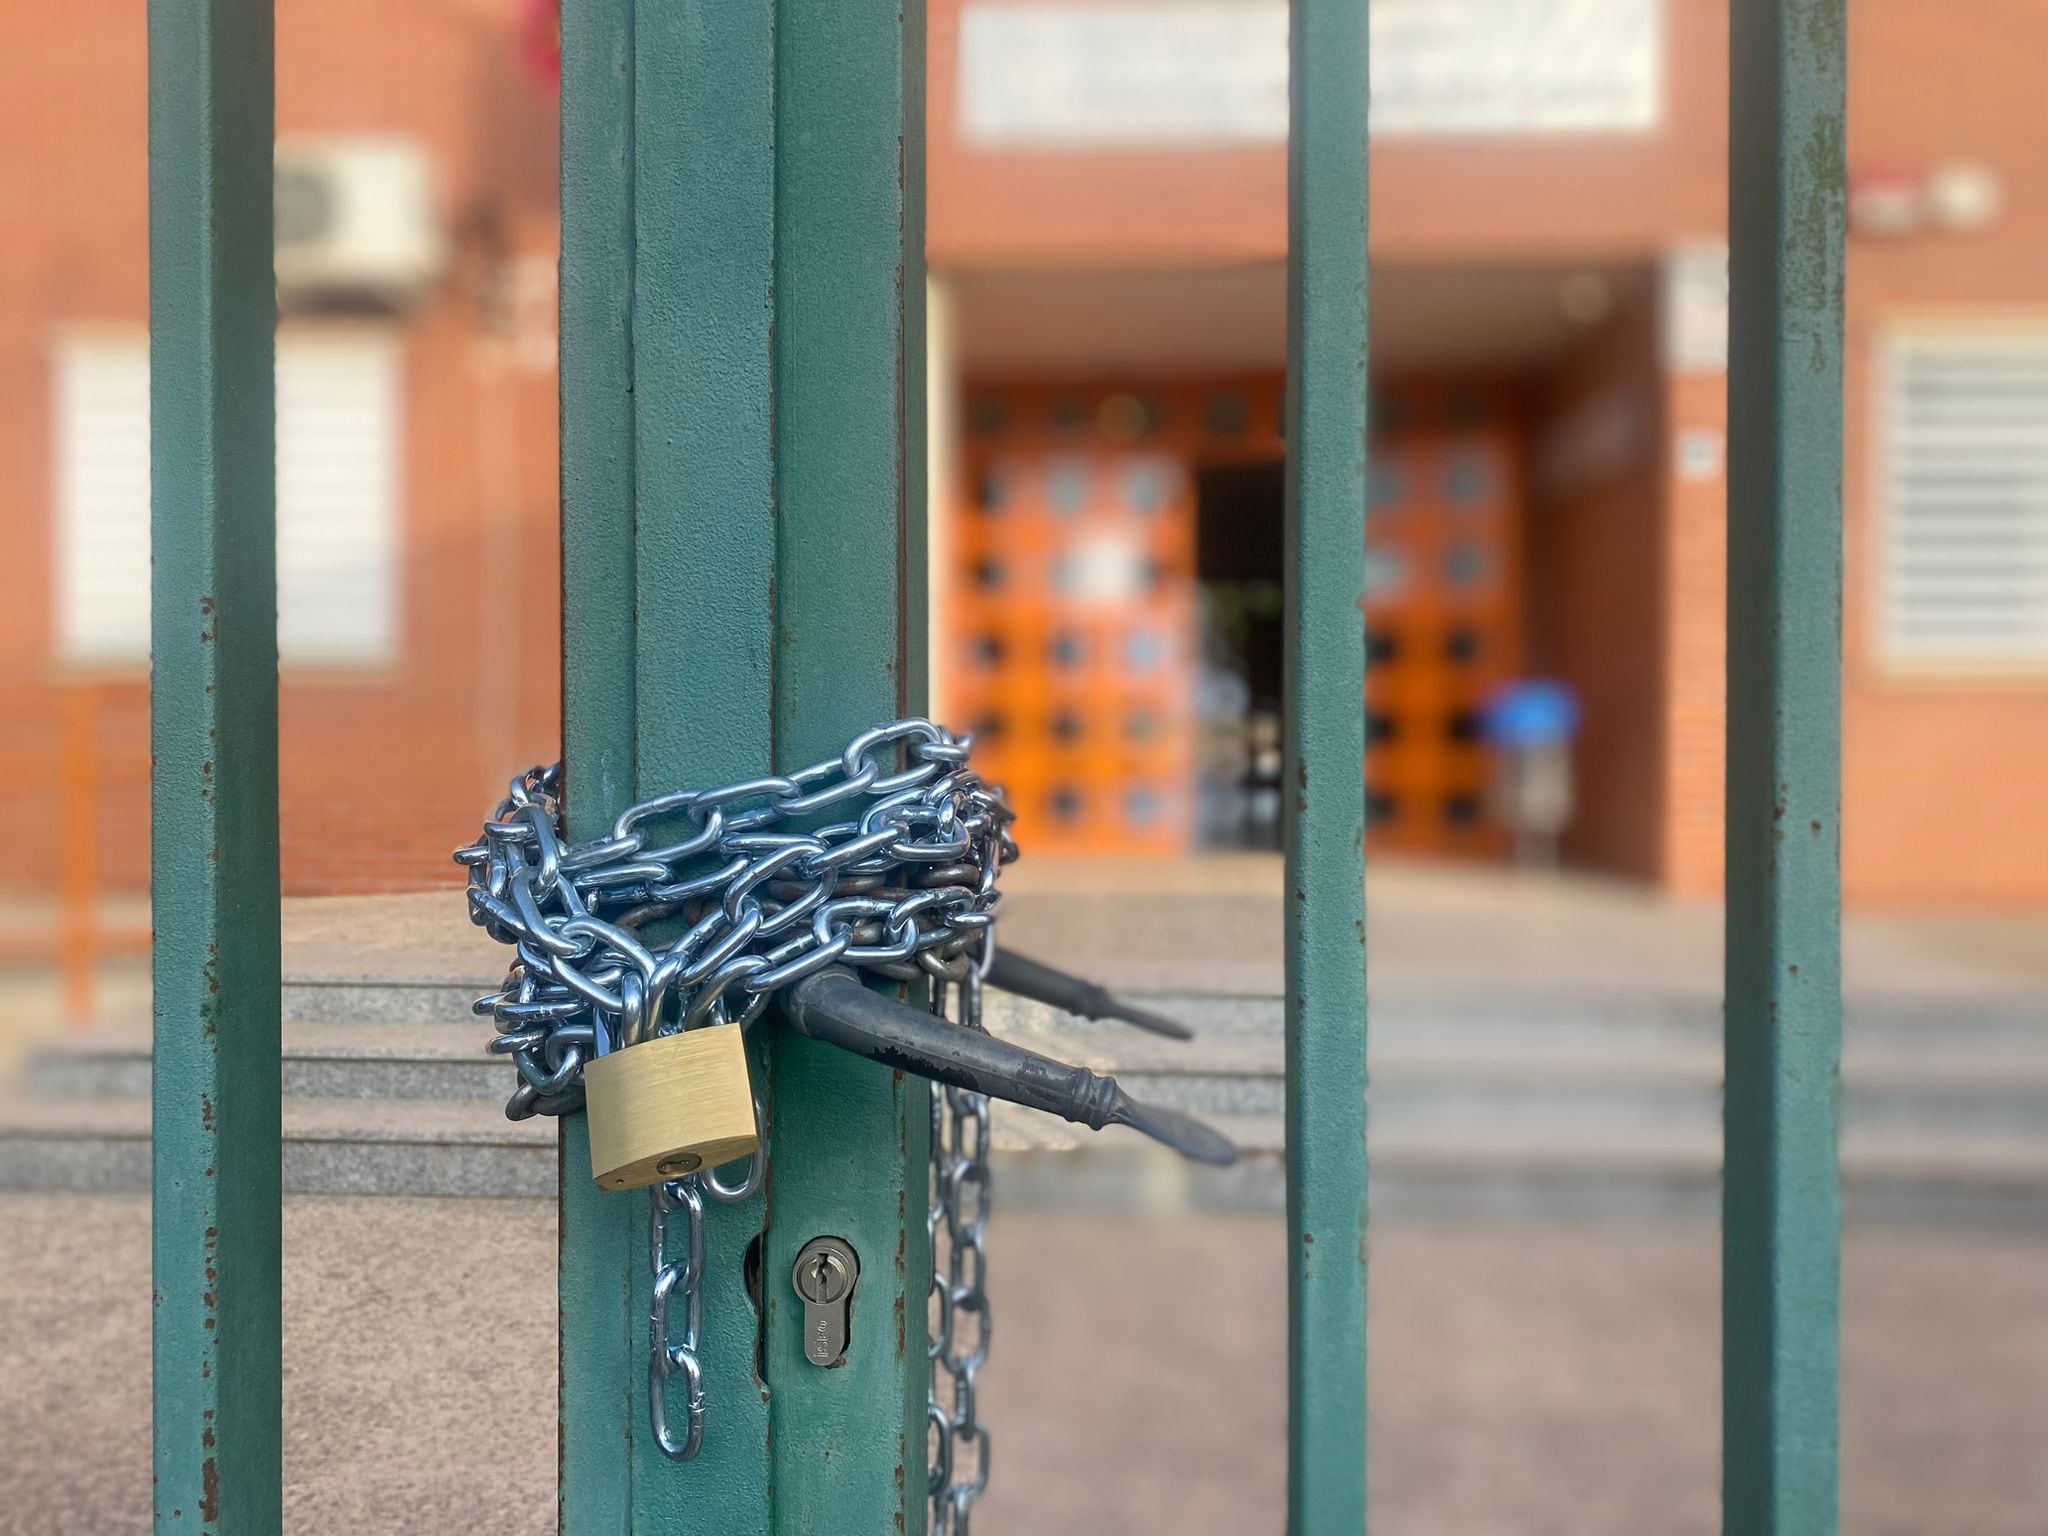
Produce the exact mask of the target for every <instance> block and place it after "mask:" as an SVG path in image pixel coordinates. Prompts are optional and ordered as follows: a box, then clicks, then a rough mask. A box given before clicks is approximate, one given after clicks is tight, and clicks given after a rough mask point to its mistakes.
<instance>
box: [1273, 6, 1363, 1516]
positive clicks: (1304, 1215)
mask: <svg viewBox="0 0 2048 1536" xmlns="http://www.w3.org/2000/svg"><path fill="white" fill-rule="evenodd" d="M1290 35H1291V40H1292V41H1291V49H1292V76H1291V93H1290V94H1291V97H1292V109H1291V116H1292V131H1291V133H1290V136H1289V154H1288V263H1289V269H1290V270H1289V278H1288V316H1287V369H1288V372H1287V515H1286V556H1285V558H1286V584H1287V647H1286V663H1285V665H1286V682H1285V688H1286V698H1287V705H1286V708H1287V732H1286V735H1287V762H1286V765H1285V775H1284V783H1285V788H1286V794H1287V810H1288V815H1287V882H1286V888H1285V901H1286V906H1287V916H1286V948H1287V997H1286V1020H1287V1025H1286V1027H1287V1046H1286V1071H1287V1227H1288V1240H1289V1252H1288V1294H1287V1300H1288V1309H1287V1332H1288V1350H1287V1358H1288V1451H1289V1460H1288V1529H1289V1530H1290V1531H1291V1532H1293V1533H1294V1536H1326V1533H1339V1532H1357V1531H1363V1530H1364V1529H1365V1440H1366V1435H1365V1413H1366V1383H1365V1237H1366V1155H1365V1031H1366V1020H1365V711H1364V706H1363V702H1362V700H1361V699H1360V697H1359V689H1360V686H1361V679H1362V678H1363V677H1364V675H1365V618H1364V610H1363V608H1362V606H1361V604H1362V602H1363V599H1364V587H1365V432H1366V369H1365V358H1366V326H1365V315H1366V225H1367V175H1366V0H1293V10H1292V25H1291V29H1290Z"/></svg>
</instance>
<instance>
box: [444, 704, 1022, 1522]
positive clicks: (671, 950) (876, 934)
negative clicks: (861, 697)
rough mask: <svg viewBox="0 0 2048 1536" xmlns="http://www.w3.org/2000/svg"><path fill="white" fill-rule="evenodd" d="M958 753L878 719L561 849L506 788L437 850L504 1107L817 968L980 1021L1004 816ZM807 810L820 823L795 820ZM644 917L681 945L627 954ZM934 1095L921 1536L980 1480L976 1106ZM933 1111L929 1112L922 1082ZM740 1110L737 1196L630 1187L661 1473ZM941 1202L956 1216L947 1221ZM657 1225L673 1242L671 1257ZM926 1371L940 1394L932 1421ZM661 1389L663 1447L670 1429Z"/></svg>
mask: <svg viewBox="0 0 2048 1536" xmlns="http://www.w3.org/2000/svg"><path fill="white" fill-rule="evenodd" d="M970 749H971V743H970V741H969V740H968V739H967V738H966V737H960V736H954V735H952V734H951V733H950V732H948V731H946V730H945V729H943V728H942V727H940V726H937V725H934V724H933V723H932V722H931V721H929V720H921V719H906V720H897V721H893V722H891V723H890V724H888V725H883V726H878V727H876V728H875V729H873V730H871V731H866V732H863V733H862V734H861V735H859V736H856V737H855V738H854V739H853V740H852V741H851V742H849V743H848V744H847V746H846V749H845V751H843V752H842V753H841V754H840V755H839V756H838V757H836V758H827V759H826V760H824V761H823V762H818V763H813V764H812V765H811V766H810V767H808V768H802V769H799V770H797V771H796V772H795V773H790V774H769V775H766V776H764V777H761V778H758V779H749V780H745V781H744V782H741V783H738V784H729V785H726V786H725V787H723V788H720V789H710V790H681V791H677V792H674V793H670V794H663V795H657V796H654V797H653V798H651V799H647V800H643V801H641V802H640V803H639V804H637V805H634V806H631V807H629V808H628V809H627V810H626V811H625V812H624V813H623V814H622V815H620V817H619V818H618V820H617V821H616V822H615V823H614V824H613V826H612V829H611V831H610V833H609V834H608V835H607V836H604V837H601V838H594V839H590V840H588V841H585V842H580V843H573V844H571V843H565V842H564V841H563V839H562V836H561V832H560V827H561V811H562V807H561V793H562V766H561V764H559V763H557V764H555V765H554V766H552V767H548V768H532V769H529V770H527V772H525V773H523V774H521V775H520V776H519V777H518V778H516V779H514V780H513V781H512V784H511V788H510V790H509V792H508V794H507V795H506V798H505V799H504V800H503V801H502V802H500V804H499V805H498V807H497V809H496V811H495V812H494V813H493V814H492V817H491V819H490V821H489V822H488V823H486V824H485V826H484V829H483V835H482V836H481V837H479V838H478V839H477V841H476V842H474V843H471V844H470V845H469V846H467V847H465V848H461V849H458V850H457V851H456V854H455V859H456V862H458V863H460V864H462V865H464V866H465V867H466V868H467V869H468V871H469V904H470V919H471V921H473V922H475V923H476V924H477V925H478V926H480V927H482V928H483V929H484V931H485V932H487V933H488V934H490V936H491V937H492V938H494V939H497V940H499V941H500V942H501V943H505V944H508V945H511V946H512V947H513V949H514V952H515V955H516V958H515V960H514V961H513V963H512V966H511V969H510V971H509V972H508V973H507V975H506V978H505V982H504V985H503V986H502V987H500V988H499V990H498V991H496V992H494V993H492V994H490V995H489V996H487V997H482V998H479V999H477V1002H476V1005H475V1007H476V1011H477V1012H478V1013H483V1014H489V1015H490V1016H491V1017H492V1018H493V1020H494V1021H495V1022H496V1024H497V1028H498V1034H497V1037H496V1038H495V1039H493V1040H492V1041H491V1045H490V1049H491V1051H492V1052H493V1053H494V1054H496V1055H501V1056H509V1057H511V1058H512V1061H513V1065H514V1066H515V1067H516V1068H517V1069H518V1073H519V1081H518V1085H517V1086H516V1087H515V1088H514V1089H513V1091H512V1096H511V1098H510V1099H509V1100H508V1101H507V1103H506V1105H505V1113H506V1115H507V1116H508V1117H509V1118H511V1119H514V1120H523V1119H526V1118H527V1117H528V1116H531V1115H536V1114H540V1115H563V1114H571V1113H574V1112H575V1111H576V1110H578V1109H581V1108H582V1107H583V1065H584V1063H585V1062H586V1061H589V1060H591V1059H592V1058H594V1057H597V1056H603V1055H606V1054H608V1053H610V1052H612V1051H615V1050H620V1049H623V1048H624V1047H626V1046H630V1045H636V1044H638V1043H640V1042H641V1041H643V1040H648V1039H651V1038H654V1037H655V1036H658V1035H666V1034H672V1033H674V1032H675V1031H677V1030H682V1029H696V1028H704V1027H731V1026H734V1025H740V1026H744V1025H748V1024H751V1023H753V1022H754V1020H755V1019H757V1018H758V1017H759V1016H760V1014H761V1012H762V1010H763V1009H764V1008H765V1007H766V1006H767V1004H768V1002H769V1000H770V998H772V997H773V996H774V994H775V993H776V992H777V991H779V990H781V989H782V988H784V987H787V986H792V985H794V984H795V983H796V982H799V981H801V980H803V979H804V977H806V976H810V975H812V974H814V973H816V972H818V971H821V970H823V969H824V968H825V967H827V966H829V965H851V966H856V967H859V968H861V969H863V970H867V971H872V972H875V973H877V974H880V975H884V976H889V977H892V978H894V979H897V980H900V981H916V980H920V979H924V978H930V979H931V980H932V982H933V984H934V987H935V988H936V989H937V990H938V992H939V993H940V995H941V997H943V994H944V992H945V989H946V985H947V983H948V982H953V983H958V984H959V987H960V990H961V993H962V998H963V1018H962V1020H961V1022H963V1023H966V1024H968V1025H969V1026H970V1027H973V1028H979V1027H980V995H981V994H980V973H979V971H978V969H977V967H976V963H975V957H976V956H977V955H978V954H982V953H991V952H992V951H990V950H988V949H987V946H988V945H989V944H990V943H991V942H992V939H991V935H992V933H993V930H994V924H995V910H994V909H995V905H996V901H997V892H996V877H997V875H998V874H999V873H1000V871H1001V868H1002V866H1003V865H1004V864H1005V863H1006V862H1008V861H1009V860H1010V859H1012V858H1014V857H1015V856H1016V853H1017V845H1016V844H1015V843H1014V842H1012V841H1011V839H1010V832H1009V827H1010V822H1011V820H1012V819H1013V813H1012V812H1011V810H1010V808H1009V805H1008V804H1007V803H1006V802H1005V801H1004V799H1003V797H1002V794H1001V792H1000V791H999V790H997V789H995V788H993V787H991V786H989V785H987V784H984V783H983V782H982V780H981V778H980V776H979V775H978V774H976V773H974V771H973V770H972V769H971V768H970V767H969V766H968V756H969V752H970ZM827 811H831V812H833V813H834V814H836V815H837V816H838V817H840V818H841V819H839V820H836V821H833V822H831V823H830V824H829V825H824V826H816V827H814V826H812V823H813V822H815V821H817V820H819V819H821V813H824V812H827ZM664 919H680V924H681V928H682V932H681V935H680V937H678V938H675V939H674V940H672V941H669V942H668V943H666V944H665V945H653V944H650V943H648V942H647V941H645V940H643V938H642V937H641V929H642V928H643V927H644V926H645V925H648V924H653V923H658V922H660V921H662V920H664ZM940 1006H943V1003H941V1005H940ZM943 1092H944V1095H945V1099H944V1102H945V1104H946V1105H947V1106H948V1107H949V1108H950V1110H951V1113H952V1120H951V1124H950V1140H947V1141H945V1143H944V1145H945V1146H946V1147H947V1153H946V1162H945V1165H944V1169H943V1171H942V1170H941V1165H940V1162H939V1156H940V1147H941V1144H942V1142H941V1135H940V1133H939V1131H938V1129H937V1128H936V1125H935V1132H934V1136H933V1143H932V1146H933V1159H934V1161H933V1180H934V1183H933V1197H932V1198H933V1206H932V1212H931V1217H930V1220H931V1225H932V1229H933V1231H934V1232H935V1233H936V1232H937V1230H938V1229H939V1227H940V1226H941V1225H943V1226H944V1227H945V1229H946V1231H947V1233H948V1235H949V1239H950V1243H951V1251H950V1261H949V1268H948V1269H947V1270H946V1271H945V1273H946V1275H947V1277H948V1278H947V1279H946V1281H945V1282H943V1283H940V1282H936V1281H935V1284H934V1292H933V1294H934V1295H935V1296H939V1295H941V1293H943V1303H942V1304H943V1308H944V1316H945V1317H946V1318H947V1319H948V1321H946V1322H945V1324H944V1338H945V1340H946V1344H945V1351H944V1355H943V1358H942V1357H941V1355H940V1354H939V1353H938V1352H937V1351H936V1349H935V1352H934V1355H933V1366H932V1393H933V1397H932V1404H933V1406H932V1417H933V1421H934V1424H935V1425H936V1424H937V1423H938V1422H939V1416H940V1414H941V1413H942V1412H943V1413H944V1414H945V1418H944V1421H943V1422H944V1424H945V1426H946V1429H945V1433H944V1434H942V1435H941V1436H940V1442H941V1443H940V1444H939V1445H938V1446H936V1447H935V1448H934V1451H933V1457H934V1461H933V1467H934V1472H933V1484H932V1487H933V1490H934V1498H935V1499H937V1497H938V1490H939V1488H940V1487H941V1486H942V1482H943V1484H944V1485H945V1486H946V1487H947V1489H948V1492H947V1495H946V1499H945V1504H946V1513H945V1514H944V1515H943V1516H941V1515H938V1514H936V1513H935V1515H934V1520H933V1530H934V1532H940V1533H943V1532H948V1531H957V1532H960V1533H962V1536H964V1533H965V1532H966V1530H967V1510H968V1507H969V1506H970V1505H972V1503H973V1502H974V1499H975V1497H976V1496H977V1495H978V1494H979V1493H980V1491H981V1487H982V1486H984V1485H986V1483H987V1480H988V1444H987V1432H986V1431H985V1430H983V1429H981V1428H980V1427H979V1424H978V1422H977V1420H976V1419H975V1416H974V1377H975V1373H976V1372H977V1371H978V1370H979V1369H980V1364H981V1360H982V1359H983V1358H985V1357H986V1354H987V1344H988V1320H987V1310H986V1303H985V1301H984V1299H983V1297H982V1292H981V1273H982V1270H981V1233H982V1226H983V1223H984V1222H985V1221H986V1219H987V1189H988V1163H987V1156H986V1150H987V1146H988V1105H987V1101H986V1100H985V1099H983V1098H982V1097H981V1095H979V1094H961V1093H959V1092H958V1091H957V1090H954V1089H945V1090H943ZM932 1102H933V1106H934V1112H935V1114H936V1112H937V1110H938V1106H939V1104H940V1102H941V1100H940V1098H939V1092H938V1091H935V1092H934V1095H933V1100H932ZM756 1119H757V1120H758V1121H759V1122H760V1126H761V1135H762V1141H763V1150H762V1151H759V1152H756V1153H755V1154H754V1155H753V1156H752V1157H751V1158H750V1159H749V1161H748V1164H747V1171H746V1175H745V1177H744V1178H743V1179H742V1180H741V1181H740V1182H739V1183H738V1184H726V1183H722V1182H721V1181H720V1179H719V1177H718V1171H717V1170H706V1171H704V1172H703V1173H700V1174H693V1175H691V1176H690V1177H688V1178H684V1179H677V1180H672V1181H670V1182H668V1183H665V1184H658V1185H656V1186H655V1187H654V1189H653V1192H652V1195H651V1199H652V1209H651V1211H650V1214H649V1219H648V1261H649V1264H650V1267H651V1271H652V1275H653V1298H652V1301H651V1304H650V1309H649V1317H648V1345H649V1348H648V1360H647V1414H648V1425H649V1428H650V1430H651V1431H652V1434H653V1437H654V1441H655V1443H656V1444H657V1445H658V1446H660V1448H661V1451H662V1454H663V1455H665V1456H667V1457H669V1458H670V1459H671V1460H673V1461H689V1460H690V1459H691V1458H693V1457H694V1456H695V1455H696V1454H697V1452H698V1450H699V1449H700V1448H701V1446H702V1445H703V1442H704V1403H705V1388H704V1376H703V1364H702V1361H701V1359H700V1357H699V1355H698V1350H699V1348H700V1347H701V1345H702V1341H703V1313H704V1303H703V1281H704V1262H705V1260H704V1201H705V1199H706V1197H707V1196H708V1197H709V1198H710V1199H713V1200H717V1201H721V1202H726V1203H736V1202H738V1201H742V1200H745V1199H747V1198H748V1197H749V1196H751V1195H752V1194H753V1193H754V1191H755V1190H756V1189H758V1188H759V1187H760V1183H761V1178H762V1173H763V1169H764V1167H765V1159H766V1156H767V1153H766V1150H765V1149H766V1143H767V1138H768V1129H769V1128H768V1123H767V1117H766V1115H765V1114H763V1113H762V1111H761V1106H760V1104H759V1101H758V1100H757V1101H756ZM970 1125H971V1126H972V1128H973V1129H972V1134H971V1135H970V1134H969V1130H968V1127H969V1126H970ZM963 1191H964V1192H965V1194H963ZM963 1200H965V1201H966V1202H967V1203H966V1205H965V1207H964V1209H967V1210H970V1211H971V1212H972V1214H971V1216H969V1217H966V1218H964V1219H963V1216H962V1214H961V1213H962V1210H963V1205H962V1202H963ZM678 1217H681V1218H682V1221H681V1223H680V1225H681V1227H682V1231H681V1234H680V1235H681V1252H680V1255H679V1256H676V1257H671V1256H670V1253H669V1248H670V1244H671V1240H672V1238H673V1237H674V1236H675V1228H676V1226H677V1220H676V1218H678ZM970 1251H971V1254H972V1262H971V1265H970V1264H969V1262H968V1260H967V1258H965V1257H963V1255H964V1254H966V1253H968V1252H970ZM956 1313H967V1314H969V1315H971V1316H974V1317H976V1318H978V1320H979V1322H978V1332H977V1334H976V1339H977V1342H976V1344H975V1346H974V1349H973V1350H972V1351H970V1352H969V1353H967V1354H964V1355H963V1354H961V1353H960V1352H959V1351H958V1349H957V1348H956V1346H955V1345H954V1343H953V1342H952V1340H953V1324H952V1322H951V1321H950V1319H951V1318H952V1317H953V1316H954V1315H955V1314H956ZM935 1336H937V1335H936V1333H935ZM941 1365H943V1366H944V1368H945V1374H946V1375H947V1377H948V1378H949V1380H950V1381H951V1383H952V1385H951V1387H950V1389H949V1395H948V1399H947V1401H948V1405H949V1406H948V1407H947V1408H946V1409H944V1410H942V1409H941V1408H940V1407H939V1398H938V1392H939V1374H940V1366H941ZM678 1380H680V1382H681V1386H680V1387H676V1386H675V1385H674V1383H676V1382H677V1381H678ZM676 1392H680V1393H681V1404H680V1407H681V1411H682V1414H683V1419H682V1424H683V1428H682V1432H681V1434H680V1435H678V1434H677V1433H676V1432H675V1430H674V1429H673V1428H672V1427H671V1423H670V1407H671V1403H672V1401H673V1399H674V1394H675V1393H676ZM955 1441H958V1442H959V1443H960V1444H961V1445H962V1446H966V1447H971V1448H972V1450H973V1451H974V1453H975V1454H976V1455H977V1456H978V1462H977V1466H978V1477H977V1481H976V1483H975V1484H974V1485H972V1486H967V1487H962V1486H958V1485H955V1484H954V1483H953V1481H952V1475H951V1471H950V1469H951V1467H952V1466H953V1459H954V1443H955ZM942 1456H943V1458H944V1465H945V1467H946V1468H947V1469H948V1470H947V1472H946V1476H945V1477H944V1479H941V1478H940V1476H939V1470H938V1469H939V1467H940V1461H939V1458H940V1457H942ZM934 1507H935V1510H936V1508H937V1506H936V1504H935V1506H934ZM942 1522H943V1523H942Z"/></svg>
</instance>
